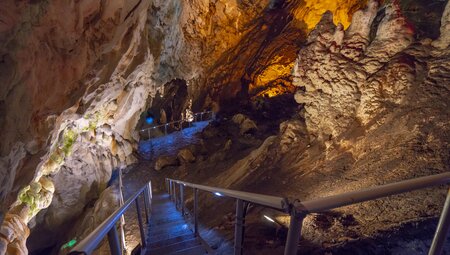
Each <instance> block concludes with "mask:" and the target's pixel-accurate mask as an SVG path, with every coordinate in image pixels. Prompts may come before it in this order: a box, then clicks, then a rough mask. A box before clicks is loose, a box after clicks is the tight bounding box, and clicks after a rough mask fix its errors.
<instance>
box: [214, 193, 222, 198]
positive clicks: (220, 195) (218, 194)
mask: <svg viewBox="0 0 450 255" xmlns="http://www.w3.org/2000/svg"><path fill="white" fill-rule="evenodd" d="M214 195H216V196H218V197H223V195H222V194H220V193H219V192H214Z"/></svg>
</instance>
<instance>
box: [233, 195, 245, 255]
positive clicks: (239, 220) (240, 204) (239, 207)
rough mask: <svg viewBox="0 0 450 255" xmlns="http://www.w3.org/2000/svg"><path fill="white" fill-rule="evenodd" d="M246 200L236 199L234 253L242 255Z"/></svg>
mask: <svg viewBox="0 0 450 255" xmlns="http://www.w3.org/2000/svg"><path fill="white" fill-rule="evenodd" d="M244 226H245V213H244V201H242V200H241V199H236V222H235V227H234V255H242V251H243V248H244V247H243V245H244Z"/></svg>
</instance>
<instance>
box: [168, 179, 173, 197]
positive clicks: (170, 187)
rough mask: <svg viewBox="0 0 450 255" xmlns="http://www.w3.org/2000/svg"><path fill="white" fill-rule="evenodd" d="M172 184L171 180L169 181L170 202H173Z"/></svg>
mask: <svg viewBox="0 0 450 255" xmlns="http://www.w3.org/2000/svg"><path fill="white" fill-rule="evenodd" d="M172 186H173V183H172V180H169V195H170V200H173V187H172Z"/></svg>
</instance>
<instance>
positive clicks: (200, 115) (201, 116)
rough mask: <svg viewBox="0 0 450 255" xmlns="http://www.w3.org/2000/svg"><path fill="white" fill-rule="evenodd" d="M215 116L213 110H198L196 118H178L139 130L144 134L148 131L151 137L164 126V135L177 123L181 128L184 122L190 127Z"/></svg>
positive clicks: (149, 137) (195, 114) (181, 128)
mask: <svg viewBox="0 0 450 255" xmlns="http://www.w3.org/2000/svg"><path fill="white" fill-rule="evenodd" d="M208 115H209V118H208ZM214 117H215V114H214V112H213V111H204V112H198V113H194V119H193V120H192V121H188V120H186V119H181V120H176V121H172V122H168V123H165V124H161V125H156V126H152V127H149V128H144V129H141V130H139V132H141V133H143V134H145V133H147V135H148V139H151V138H152V133H155V132H156V131H157V130H159V129H162V128H164V130H163V131H161V130H160V131H161V133H164V135H167V134H168V133H169V127H172V126H175V124H178V128H179V129H180V130H183V123H187V124H188V127H190V126H191V123H192V122H197V121H203V120H208V119H214ZM152 131H154V132H152Z"/></svg>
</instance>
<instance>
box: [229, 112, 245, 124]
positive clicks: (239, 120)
mask: <svg viewBox="0 0 450 255" xmlns="http://www.w3.org/2000/svg"><path fill="white" fill-rule="evenodd" d="M246 119H247V116H245V115H244V114H242V113H238V114H235V115H234V116H233V118H231V121H233V122H234V123H235V124H238V125H241V124H242V122H244V121H245V120H246Z"/></svg>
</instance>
